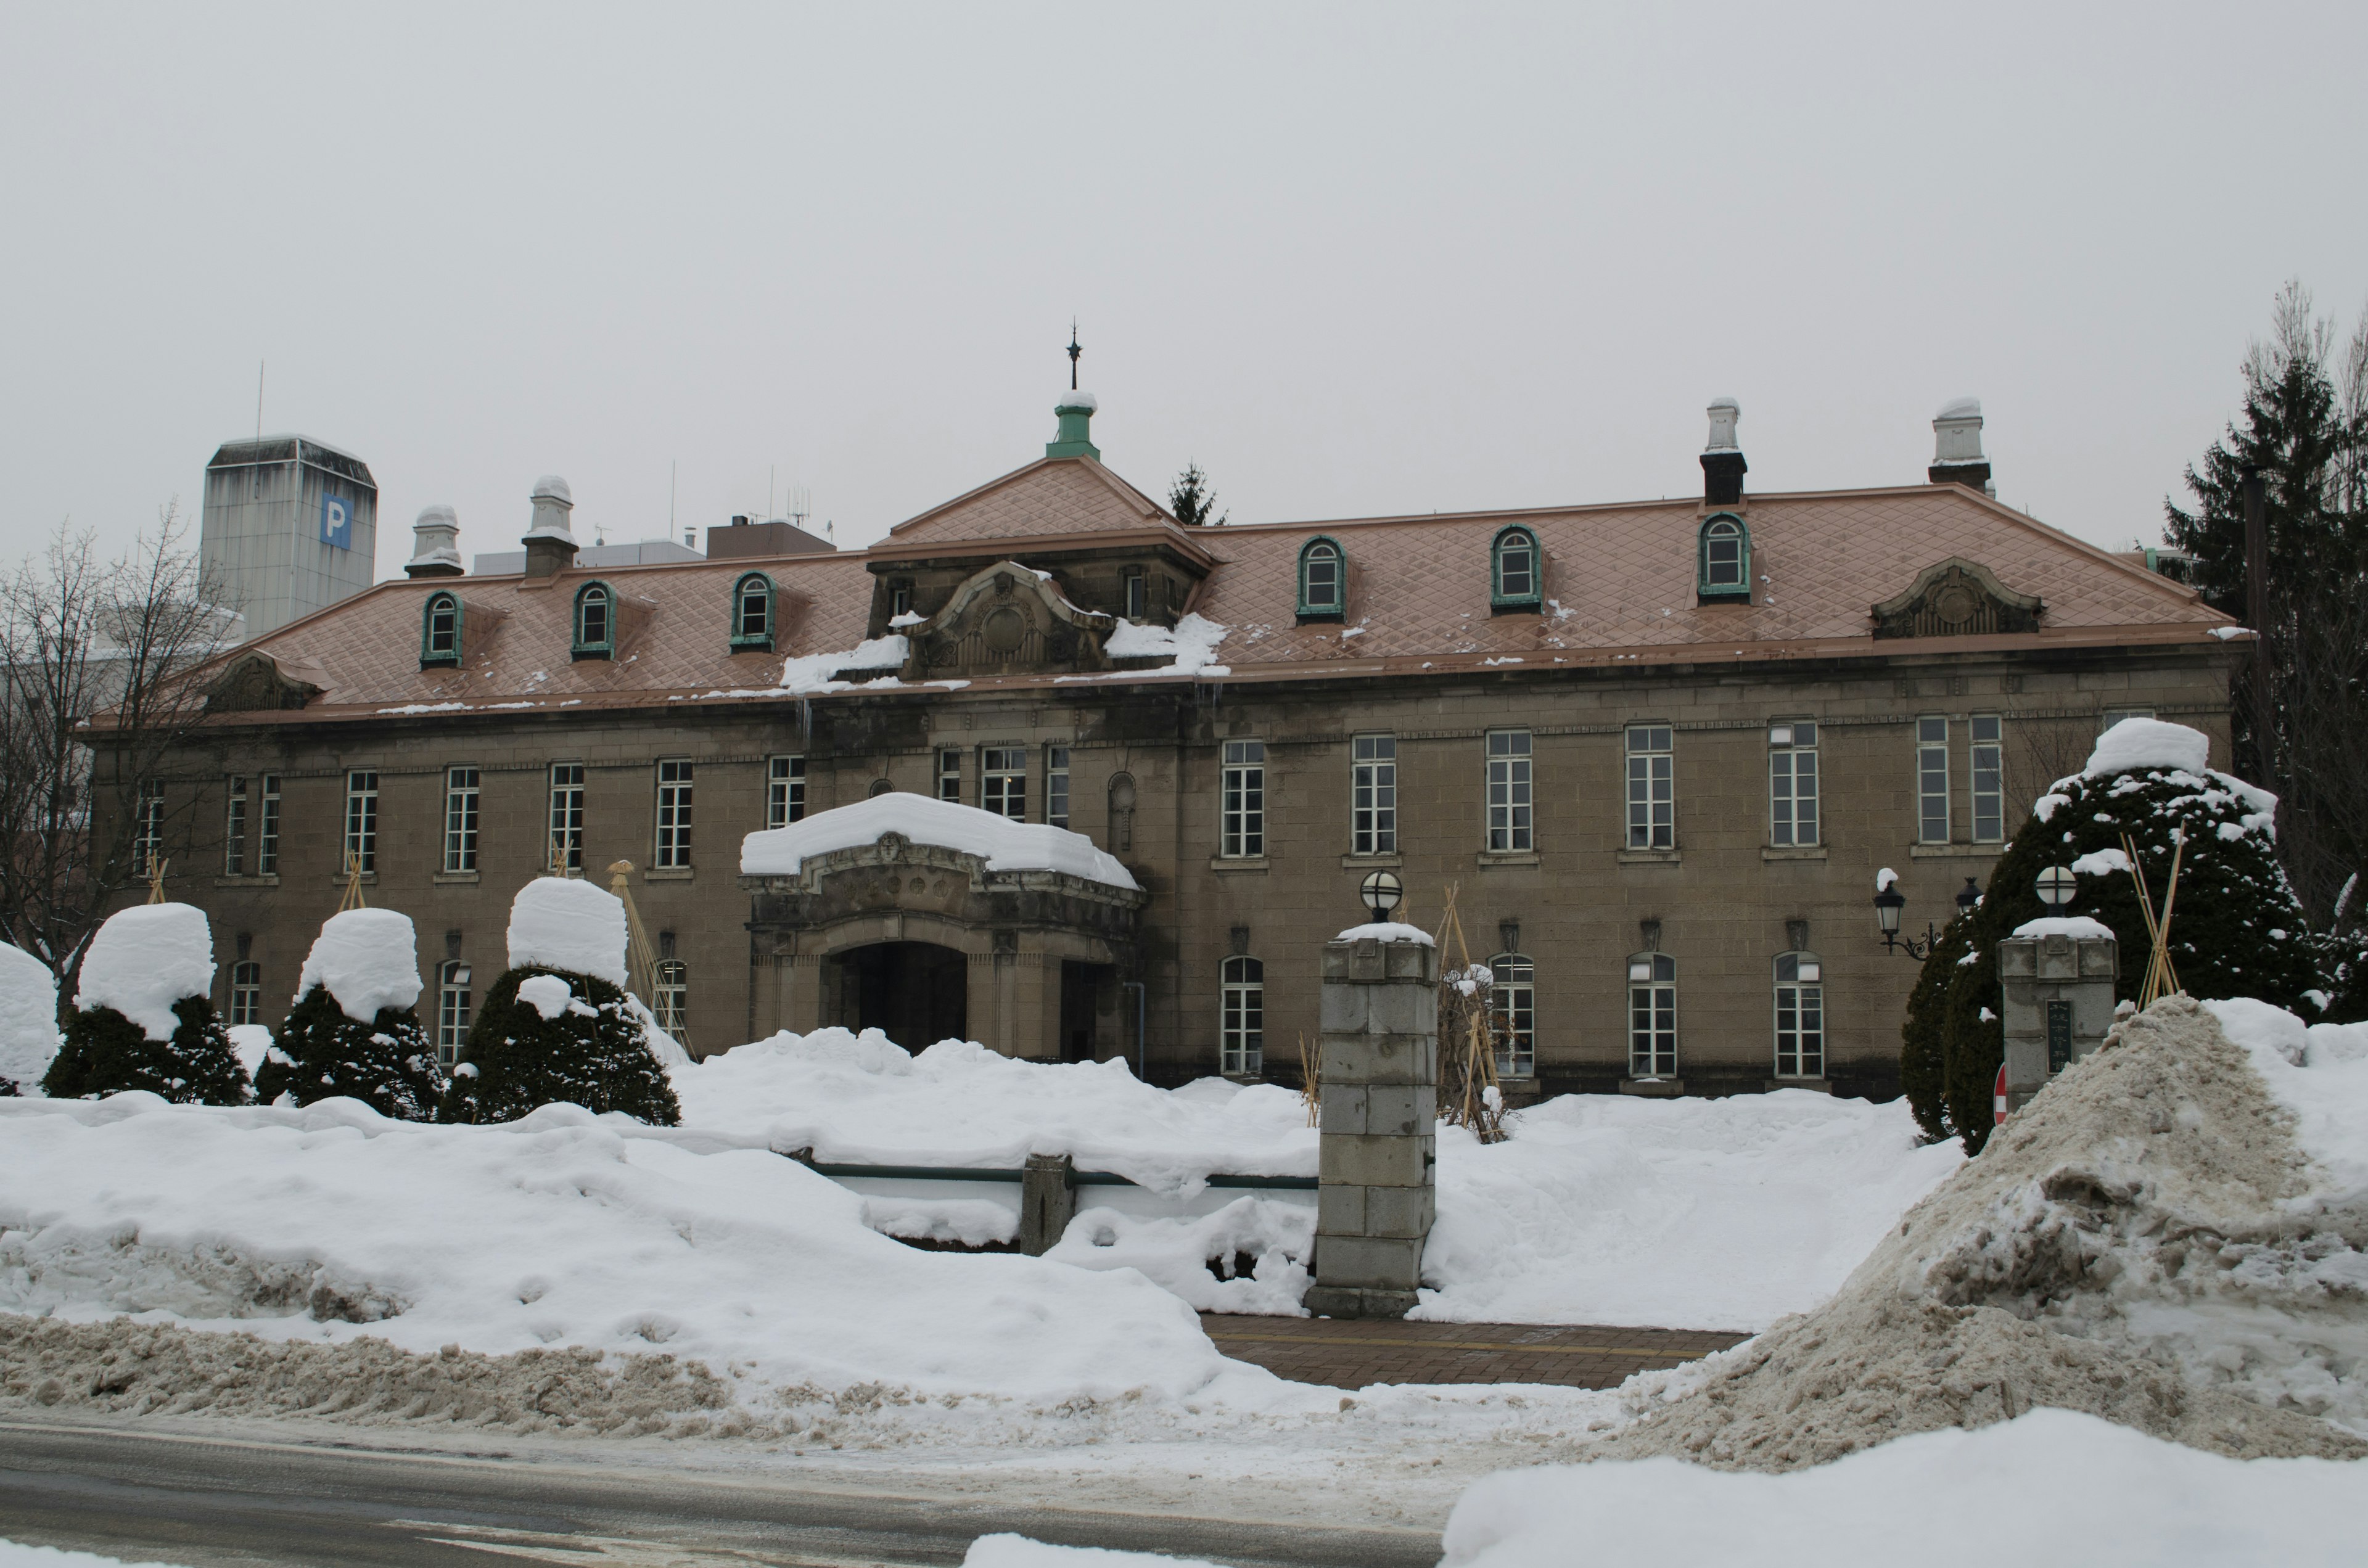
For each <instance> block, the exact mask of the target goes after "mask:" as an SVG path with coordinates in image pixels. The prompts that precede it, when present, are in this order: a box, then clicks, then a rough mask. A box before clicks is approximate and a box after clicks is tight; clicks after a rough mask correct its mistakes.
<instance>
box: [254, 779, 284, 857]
mask: <svg viewBox="0 0 2368 1568" xmlns="http://www.w3.org/2000/svg"><path fill="white" fill-rule="evenodd" d="M261 804H262V807H263V814H262V817H261V820H259V821H258V822H257V823H256V833H255V874H256V876H258V877H276V876H278V875H279V775H278V774H277V773H267V774H265V775H264V776H263V800H262V801H261Z"/></svg>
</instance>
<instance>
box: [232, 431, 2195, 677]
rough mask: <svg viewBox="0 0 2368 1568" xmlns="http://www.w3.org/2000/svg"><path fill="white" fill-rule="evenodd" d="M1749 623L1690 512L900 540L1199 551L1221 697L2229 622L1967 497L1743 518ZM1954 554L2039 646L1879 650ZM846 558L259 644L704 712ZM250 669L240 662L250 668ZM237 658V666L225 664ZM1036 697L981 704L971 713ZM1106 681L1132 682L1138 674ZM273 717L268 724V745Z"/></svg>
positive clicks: (838, 583) (805, 643) (494, 589)
mask: <svg viewBox="0 0 2368 1568" xmlns="http://www.w3.org/2000/svg"><path fill="white" fill-rule="evenodd" d="M1742 515H1743V517H1745V519H1746V521H1747V522H1748V526H1749V528H1750V530H1751V540H1752V546H1753V558H1752V564H1753V572H1754V575H1755V577H1756V578H1758V579H1759V580H1758V581H1757V582H1755V584H1754V585H1753V597H1752V602H1751V603H1750V604H1748V605H1713V606H1697V605H1696V604H1695V602H1694V570H1695V567H1694V562H1695V537H1696V531H1697V529H1698V528H1699V527H1700V525H1701V520H1702V508H1701V507H1699V506H1697V505H1696V504H1694V503H1692V502H1691V501H1679V502H1655V503H1645V504H1638V505H1632V506H1574V507H1563V508H1542V509H1539V510H1535V511H1526V512H1500V513H1471V514H1463V515H1457V516H1443V515H1426V516H1420V517H1381V518H1365V519H1352V520H1346V521H1338V522H1326V523H1304V524H1263V525H1258V526H1250V527H1229V528H1209V529H1188V530H1178V529H1177V526H1176V524H1175V523H1174V521H1173V519H1171V518H1169V517H1167V514H1166V513H1165V512H1163V511H1162V510H1161V509H1160V508H1159V507H1157V506H1155V505H1153V504H1152V503H1151V502H1149V501H1148V500H1147V499H1145V498H1144V496H1143V495H1142V494H1141V493H1140V492H1137V491H1135V490H1133V488H1132V487H1131V486H1128V485H1126V484H1125V483H1123V482H1121V481H1119V480H1118V479H1116V478H1115V476H1112V475H1110V473H1109V472H1108V471H1107V470H1105V469H1103V468H1102V467H1101V466H1100V465H1099V463H1092V462H1087V461H1084V460H1053V461H1046V462H1039V463H1033V464H1030V466H1029V467H1027V468H1024V469H1021V470H1019V472H1016V473H1013V474H1009V475H1007V476H1005V477H1004V478H1003V479H1001V480H998V481H996V483H993V484H990V485H987V486H985V487H984V488H982V489H980V490H977V491H974V492H973V493H972V494H969V495H967V496H964V497H962V498H961V499H960V500H958V501H955V502H951V503H949V504H948V505H947V506H941V507H939V508H937V509H935V510H934V511H931V512H928V513H926V514H924V515H923V516H922V517H917V518H915V519H913V520H912V521H911V522H909V523H905V524H903V525H900V526H899V527H898V528H895V529H893V530H891V537H890V539H889V540H888V541H887V544H886V546H884V547H883V548H886V549H891V550H894V551H896V552H897V553H899V554H904V553H908V552H909V550H910V547H911V546H912V545H914V544H916V543H922V542H928V541H929V540H932V539H933V538H935V537H937V536H938V535H939V534H940V533H941V534H942V536H943V537H944V539H945V540H947V541H948V542H949V543H962V542H964V541H970V542H974V543H977V544H980V545H982V546H983V547H985V549H986V550H987V551H988V552H989V553H996V554H1004V555H1019V556H1020V557H1021V558H1023V559H1024V558H1025V555H1026V550H1025V548H1024V545H1019V544H1016V543H1015V544H1012V545H1010V546H1008V547H1006V546H1005V545H1003V544H1001V543H993V544H990V543H988V542H987V541H990V540H995V541H1001V540H1024V539H1026V538H1028V537H1030V536H1033V537H1038V538H1042V537H1045V536H1050V535H1068V536H1072V537H1074V536H1076V535H1078V534H1090V533H1093V532H1096V531H1110V530H1117V529H1125V530H1133V531H1138V532H1139V531H1140V530H1143V529H1144V528H1155V529H1160V530H1163V531H1166V530H1173V531H1175V532H1178V533H1181V534H1184V535H1186V536H1188V538H1189V542H1190V544H1191V545H1194V546H1198V547H1200V548H1201V549H1203V550H1205V551H1207V552H1208V553H1209V554H1210V555H1211V556H1212V557H1213V558H1214V559H1215V561H1216V562H1217V564H1216V565H1215V567H1214V569H1213V570H1212V572H1211V574H1210V575H1209V577H1208V578H1207V580H1206V581H1205V582H1204V583H1203V584H1202V585H1201V588H1200V590H1199V591H1198V593H1197V595H1196V597H1195V598H1194V600H1193V602H1192V605H1191V607H1190V608H1192V609H1193V610H1194V611H1196V612H1197V613H1199V614H1201V615H1202V616H1205V617H1206V618H1208V619H1212V620H1214V621H1217V622H1219V623H1220V624H1222V625H1224V627H1226V628H1227V629H1228V630H1227V633H1226V636H1225V640H1224V645H1223V647H1222V648H1221V649H1220V651H1219V658H1220V660H1221V661H1222V662H1223V663H1224V665H1227V666H1229V667H1230V669H1231V671H1232V675H1231V676H1230V678H1232V679H1235V680H1248V679H1258V678H1291V677H1292V676H1300V675H1304V674H1321V673H1324V670H1323V666H1326V665H1330V666H1331V667H1332V668H1335V669H1338V668H1341V667H1343V665H1354V666H1355V667H1356V668H1358V669H1360V670H1383V669H1388V670H1393V671H1400V670H1403V671H1415V670H1420V669H1425V668H1435V669H1441V670H1445V669H1457V668H1467V667H1473V666H1485V665H1487V663H1488V662H1489V661H1492V660H1494V661H1508V660H1512V661H1519V662H1521V663H1524V664H1552V663H1557V662H1559V663H1565V664H1570V665H1582V664H1595V663H1611V662H1612V661H1615V660H1624V659H1632V658H1634V659H1644V660H1646V661H1649V662H1680V661H1681V662H1693V663H1699V662H1704V661H1709V660H1717V659H1725V658H1781V657H1793V656H1805V655H1818V656H1832V655H1846V654H1850V653H1875V652H1878V651H1880V652H1884V653H1908V652H1913V651H1915V650H1917V649H1918V648H1925V649H1930V650H1931V651H1934V652H1946V651H1952V650H1957V651H1972V650H1974V649H1975V648H1976V647H1980V648H1991V647H2015V646H2032V645H2039V644H2045V643H2048V642H2073V643H2081V644H2091V645H2093V644H2100V643H2102V644H2111V643H2117V642H2124V643H2126V642H2149V643H2154V642H2196V641H2202V640H2203V639H2204V638H2206V637H2207V636H2208V635H2209V631H2210V629H2211V628H2214V627H2221V626H2226V625H2227V624H2228V621H2227V619H2226V617H2224V616H2221V615H2219V614H2218V613H2217V612H2215V611H2214V610H2212V609H2209V608H2206V607H2205V606H2204V605H2203V603H2202V602H2201V600H2200V599H2199V598H2198V597H2196V595H2195V593H2194V591H2193V590H2192V589H2190V588H2187V587H2184V586H2182V585H2180V584H2177V583H2174V582H2171V581H2170V580H2169V579H2168V578H2165V577H2161V576H2158V575H2157V574H2153V573H2149V572H2147V571H2146V570H2144V569H2143V568H2142V567H2139V566H2135V565H2132V564H2130V563H2129V562H2126V561H2124V560H2123V559H2121V558H2120V557H2118V556H2116V555H2113V554H2112V553H2110V552H2108V551H2103V550H2100V549H2098V548H2096V547H2094V546H2091V545H2089V544H2084V543H2082V542H2081V541H2079V540H2076V539H2073V538H2072V537H2070V536H2069V535H2067V534H2064V533H2061V532H2059V531H2057V530H2056V529H2054V528H2048V527H2046V526H2044V525H2043V524H2040V523H2038V522H2035V521H2033V520H2032V519H2031V518H2030V517H2025V516H2024V515H2022V514H2021V513H2019V512H2016V511H2014V510H2012V509H2011V508H2009V507H2006V506H1999V505H1998V503H1996V502H1994V501H1991V500H1988V499H1987V498H1986V497H1984V496H1982V495H1980V494H1976V493H1975V492H1973V491H1970V490H1966V489H1964V488H1962V487H1959V486H1956V485H1914V486H1907V487H1903V488H1898V489H1890V490H1866V491H1845V492H1824V493H1817V494H1793V495H1764V496H1754V497H1751V498H1750V499H1749V500H1748V503H1747V504H1746V506H1744V507H1743V508H1742ZM1509 522H1518V523H1520V524H1522V525H1523V526H1525V527H1528V528H1531V529H1533V530H1534V531H1535V532H1536V534H1537V537H1538V540H1539V542H1540V544H1541V545H1542V547H1543V551H1544V554H1545V560H1546V565H1545V575H1544V585H1545V597H1546V600H1547V604H1546V608H1545V610H1544V613H1543V614H1521V615H1492V614H1491V613H1490V608H1489V545H1490V542H1491V540H1493V539H1494V538H1495V536H1496V533H1497V530H1498V529H1499V528H1502V527H1503V526H1504V525H1506V524H1507V523H1509ZM1317 533H1323V534H1326V535H1328V536H1330V537H1331V538H1333V539H1335V540H1338V542H1339V543H1340V545H1341V547H1342V548H1343V550H1344V551H1346V552H1347V556H1348V560H1349V589H1348V619H1347V620H1346V622H1345V623H1344V624H1317V625H1308V626H1300V625H1297V624H1296V623H1295V615H1294V611H1295V608H1296V602H1297V601H1296V576H1295V568H1296V562H1297V557H1298V552H1299V548H1300V546H1301V545H1302V544H1303V543H1304V542H1305V541H1306V540H1308V539H1310V538H1312V537H1313V536H1315V534H1317ZM1952 556H1963V557H1964V558H1966V559H1969V560H1972V561H1975V562H1980V563H1982V564H1983V565H1985V566H1987V567H1988V568H1989V569H1990V570H1991V571H1992V572H1994V573H1996V574H1997V575H1998V579H1999V580H2000V581H2001V582H2002V583H2003V584H2004V585H2005V586H2007V587H2008V588H2010V589H2014V590H2017V591H2019V592H2021V593H2025V594H2035V595H2038V596H2039V597H2042V598H2043V599H2044V601H2045V611H2044V616H2043V618H2042V620H2041V624H2040V630H2039V631H2037V632H2035V633H2022V634H2001V635H1998V636H1993V637H1986V638H1948V639H1933V640H1930V641H1929V642H1920V643H1919V642H1907V641H1900V642H1885V643H1883V644H1881V645H1880V647H1879V648H1878V645H1877V644H1875V643H1874V642H1873V636H1872V633H1873V621H1872V619H1871V617H1870V615H1869V613H1868V611H1869V607H1870V606H1872V605H1873V604H1874V603H1876V602H1878V601H1880V600H1883V599H1886V598H1889V597H1892V596H1893V595H1896V594H1897V593H1899V592H1900V591H1901V590H1902V589H1904V588H1906V587H1907V586H1908V585H1910V584H1911V583H1913V582H1914V581H1915V579H1916V577H1917V575H1918V573H1920V572H1922V571H1923V570H1924V569H1925V568H1927V567H1929V566H1931V565H1934V564H1935V563H1937V562H1941V561H1945V560H1947V559H1949V558H1950V557H1952ZM866 560H867V557H866V555H864V554H861V553H857V552H846V553H840V554H832V555H804V556H791V557H779V558H772V559H767V560H762V561H714V562H683V563H678V564H668V565H657V566H637V567H626V568H620V569H615V570H609V571H600V572H593V571H588V570H571V571H569V572H566V573H564V574H561V575H560V576H558V577H557V578H555V579H541V580H537V581H533V582H529V581H527V580H525V579H522V578H519V577H515V576H504V577H457V578H443V579H436V580H430V581H424V582H411V581H398V582H392V583H383V584H381V585H378V586H376V587H373V588H371V589H370V590H369V591H367V592H365V593H362V594H360V595H358V596H356V597H353V598H351V599H348V600H347V601H346V602H345V603H343V604H340V605H336V606H334V607H332V608H329V609H326V610H323V611H321V612H319V613H318V614H316V615H313V616H310V617H307V618H306V619H302V620H300V621H296V622H294V623H292V624H290V625H289V626H285V627H282V628H280V629H279V630H278V631H274V632H272V633H270V634H269V635H268V636H266V637H263V638H260V639H258V640H257V641H256V642H255V643H253V644H250V645H249V647H251V648H260V649H262V650H264V651H266V652H268V653H270V654H271V655H272V656H273V657H274V658H275V659H277V660H279V661H280V662H281V663H282V665H289V664H290V663H301V664H302V665H305V666H306V673H305V678H306V679H308V680H311V681H313V683H314V684H316V685H319V686H320V687H323V692H322V695H321V696H320V697H319V698H317V699H314V700H313V702H312V703H311V704H310V705H309V706H308V707H307V708H306V709H305V710H304V712H305V713H306V715H307V716H308V717H311V716H315V715H317V716H321V717H333V716H335V717H359V716H369V715H375V714H379V713H383V712H386V711H387V710H412V709H416V710H423V711H454V710H455V709H453V708H451V707H450V706H449V705H452V704H461V705H465V706H466V707H467V708H470V709H484V708H486V707H489V706H497V705H503V704H508V705H512V706H517V705H526V704H530V705H532V706H533V707H535V708H538V709H546V708H557V707H561V706H570V705H576V704H581V705H584V706H587V707H602V706H614V705H619V704H638V703H645V702H653V701H679V700H691V701H698V700H707V699H715V698H718V697H719V696H720V694H726V693H734V694H741V693H757V692H769V691H772V690H774V689H777V688H778V687H779V685H780V676H781V665H782V659H783V657H784V656H785V655H787V656H806V655H812V654H821V653H834V652H844V651H846V650H849V649H852V648H853V647H854V646H855V645H856V644H857V643H858V642H860V641H861V640H862V637H863V634H864V631H865V628H866V624H867V621H868V618H869V616H870V613H871V590H872V585H873V578H872V575H871V573H870V572H869V571H868V570H867V568H866ZM752 567H757V568H761V569H762V570H764V571H765V572H767V573H768V574H771V576H772V578H773V580H774V582H775V583H776V585H778V588H779V592H780V601H779V609H778V615H777V624H778V625H779V626H780V628H781V630H782V633H783V635H782V639H781V642H780V645H779V651H778V652H776V653H732V652H731V651H730V649H729V645H728V641H727V637H728V630H729V626H728V619H727V618H728V603H729V599H730V595H731V589H732V585H733V584H734V581H735V580H736V579H737V578H738V577H739V575H740V574H741V573H743V572H745V571H747V570H749V569H750V568H752ZM595 577H598V578H599V579H601V580H602V581H605V582H607V583H608V584H609V585H610V586H611V587H612V588H613V589H614V590H615V591H616V593H617V595H618V597H619V606H620V614H619V630H620V639H619V643H618V647H617V651H616V658H615V660H614V661H613V662H606V661H596V660H587V661H586V662H584V663H581V664H578V663H573V662H571V660H570V657H569V642H570V634H569V628H570V621H571V615H572V608H573V605H574V601H575V592H576V590H577V589H578V588H579V587H581V586H582V585H584V584H585V583H586V582H587V581H590V580H592V579H593V578H595ZM439 589H449V590H451V591H454V592H457V593H459V594H460V596H461V599H462V601H463V603H464V604H465V606H466V607H467V608H466V612H465V619H466V628H465V638H464V642H465V647H466V653H467V665H466V667H464V668H462V669H459V670H421V669H419V668H418V667H417V666H418V653H419V624H420V611H421V608H422V606H423V603H424V601H425V600H426V597H427V595H428V594H430V593H433V592H436V591H438V590H439ZM240 652H241V653H244V652H245V650H241V651H240ZM236 656H238V655H236V654H233V655H226V657H236ZM1046 678H1048V677H1042V676H1039V677H1018V678H1014V679H1011V680H1008V681H996V680H982V681H979V682H977V683H976V688H978V689H993V688H995V687H998V686H1003V685H1026V684H1037V683H1039V682H1042V681H1043V680H1045V679H1046ZM1102 678H1112V679H1127V678H1141V677H1135V676H1111V677H1102ZM286 717H287V716H286V715H284V714H277V713H275V714H269V715H257V716H256V722H279V721H281V720H284V719H285V718H286Z"/></svg>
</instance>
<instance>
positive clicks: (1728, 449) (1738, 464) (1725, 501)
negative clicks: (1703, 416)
mask: <svg viewBox="0 0 2368 1568" xmlns="http://www.w3.org/2000/svg"><path fill="white" fill-rule="evenodd" d="M1742 417H1743V406H1742V404H1740V403H1736V401H1735V400H1734V399H1733V398H1731V397H1722V398H1713V399H1712V400H1711V405H1710V443H1709V445H1707V446H1705V447H1703V448H1702V500H1703V501H1704V502H1706V503H1707V504H1709V505H1710V506H1738V505H1740V504H1741V503H1742V500H1743V476H1744V474H1745V473H1747V472H1749V471H1750V468H1751V465H1750V464H1749V463H1747V462H1745V461H1744V460H1743V449H1742V448H1741V447H1738V446H1736V444H1735V422H1736V420H1738V419H1740V418H1742Z"/></svg>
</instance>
